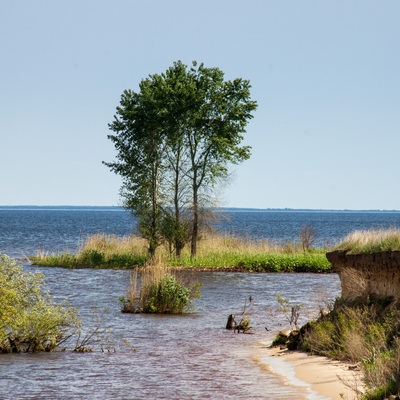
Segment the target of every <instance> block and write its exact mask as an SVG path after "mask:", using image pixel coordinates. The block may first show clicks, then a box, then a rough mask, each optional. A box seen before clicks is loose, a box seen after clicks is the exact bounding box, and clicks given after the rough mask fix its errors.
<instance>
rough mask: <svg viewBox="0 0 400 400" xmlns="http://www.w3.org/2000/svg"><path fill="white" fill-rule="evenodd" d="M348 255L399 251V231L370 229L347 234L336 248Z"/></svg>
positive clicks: (393, 229)
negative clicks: (346, 252)
mask: <svg viewBox="0 0 400 400" xmlns="http://www.w3.org/2000/svg"><path fill="white" fill-rule="evenodd" d="M336 249H337V250H347V251H348V252H349V253H352V254H358V253H372V252H380V251H396V250H397V251H398V250H400V229H395V228H392V229H371V230H361V231H354V232H352V233H349V234H348V235H347V236H346V237H345V238H344V239H343V240H342V241H341V242H340V243H339V244H338V245H337V246H336Z"/></svg>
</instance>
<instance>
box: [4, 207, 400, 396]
mask: <svg viewBox="0 0 400 400" xmlns="http://www.w3.org/2000/svg"><path fill="white" fill-rule="evenodd" d="M224 214H225V216H227V217H229V218H227V219H223V221H221V222H220V223H219V225H217V226H216V228H217V229H218V230H220V231H225V232H228V233H232V234H237V235H242V236H246V237H252V238H256V239H257V238H269V239H273V240H276V241H288V240H296V239H297V237H298V234H299V231H300V229H301V228H302V227H304V226H312V227H313V229H314V230H315V232H316V237H317V241H318V242H319V243H321V244H324V243H335V242H336V241H337V240H339V239H340V238H341V237H342V236H343V235H345V234H347V233H348V232H350V231H352V230H354V229H368V228H372V227H374V228H380V227H399V226H400V213H396V212H385V213H384V212H367V213H365V212H304V211H303V212H300V211H249V210H247V211H245V210H231V211H229V212H225V213H224ZM134 230H135V227H134V220H133V218H132V217H131V215H130V214H129V213H127V212H125V211H122V210H120V209H118V208H63V209H60V208H30V209H28V208H25V209H22V208H14V209H11V208H9V207H6V208H1V207H0V252H2V253H6V254H8V255H10V256H12V257H15V258H22V257H23V256H24V255H29V254H32V253H34V252H36V251H42V250H44V251H50V252H52V251H64V250H66V249H69V250H71V251H73V250H74V249H76V247H77V246H78V245H79V243H80V242H81V241H82V240H84V238H85V237H86V236H87V235H90V234H93V233H98V232H102V233H109V234H116V235H126V234H129V233H131V232H132V231H134ZM24 268H25V270H27V271H38V272H42V273H44V274H45V278H46V285H47V289H48V290H49V291H50V292H51V294H52V296H53V297H54V298H55V300H56V301H63V300H67V301H69V302H70V303H71V304H72V305H73V306H74V307H75V308H77V309H78V310H79V312H80V317H81V319H82V321H83V324H84V330H86V331H90V330H91V328H92V327H93V326H94V325H95V323H96V322H95V320H96V316H98V315H100V314H102V313H105V315H104V323H103V325H104V328H106V329H107V331H108V334H107V335H106V336H107V337H104V338H103V346H105V345H107V344H108V345H109V346H110V348H111V349H112V351H111V352H102V351H101V348H100V346H98V345H95V346H94V351H93V352H92V353H85V354H75V353H72V352H71V351H70V349H69V348H68V346H67V349H66V351H64V352H56V353H44V354H18V355H1V356H0V399H7V400H8V399H52V400H57V399H61V400H62V399H166V400H171V399H182V400H186V399H188V400H189V399H281V400H282V399H319V397H318V396H316V394H315V393H313V392H312V391H311V390H310V389H309V388H307V387H299V386H295V385H294V384H293V382H292V383H291V382H286V381H285V380H284V379H283V378H282V377H279V376H277V375H275V374H273V373H271V371H270V369H269V367H268V363H267V361H268V357H267V355H266V348H265V345H266V343H268V341H270V340H271V338H272V337H273V335H274V331H275V332H276V330H278V329H282V328H286V326H287V322H286V320H285V316H284V315H279V314H278V315H277V314H276V313H275V311H274V310H275V309H276V307H277V302H276V294H277V293H280V294H282V295H283V297H285V298H288V299H289V300H290V302H291V303H292V304H296V303H302V304H303V309H302V315H301V319H302V321H300V322H303V321H305V320H307V319H309V318H312V317H313V316H314V315H316V313H317V310H318V308H319V306H320V305H323V304H324V303H325V302H327V301H328V302H329V301H332V300H333V299H334V298H335V297H337V296H338V295H339V294H340V283H339V280H338V277H337V276H336V275H335V274H326V275H319V274H249V273H220V272H218V273H208V272H207V273H192V274H193V276H192V278H194V279H197V280H198V281H200V282H201V283H202V288H201V294H202V296H201V298H200V299H198V300H196V302H195V307H196V312H195V313H193V314H190V315H185V316H154V315H132V314H122V313H121V312H120V311H119V300H118V299H119V297H120V296H122V295H124V294H125V292H126V290H127V287H128V282H129V272H128V271H110V270H85V269H83V270H65V269H60V268H38V267H34V266H30V265H29V264H28V263H26V262H24ZM247 296H252V298H253V305H252V306H251V307H250V312H251V315H252V326H253V329H252V332H253V334H249V335H244V334H235V333H233V332H232V331H227V330H225V329H224V326H225V324H226V320H227V317H228V315H229V314H231V313H236V314H240V313H241V312H242V310H243V306H244V301H245V298H246V297H247ZM265 328H268V331H267V330H266V329H265ZM126 343H129V344H130V346H128V345H126ZM131 346H132V347H133V348H134V350H135V351H133V350H132V348H131ZM114 350H115V351H114Z"/></svg>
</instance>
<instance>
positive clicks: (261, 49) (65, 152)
mask: <svg viewBox="0 0 400 400" xmlns="http://www.w3.org/2000/svg"><path fill="white" fill-rule="evenodd" d="M399 21H400V2H399V1H398V0H385V1H376V0H374V1H370V0H325V1H322V0H318V1H316V0H315V1H311V0H302V1H299V0H279V1H278V0H275V1H272V0H249V1H246V2H244V1H237V0H202V1H192V0H168V1H166V0H146V1H144V0H143V1H138V0H118V1H114V0H106V1H104V0H68V1H54V0H48V1H45V0H35V1H31V0H15V1H11V0H0V44H1V47H0V48H1V62H0V76H1V79H0V138H1V141H0V146H1V147H0V149H1V153H0V205H27V204H29V205H118V204H119V196H118V192H119V187H120V185H121V181H120V178H119V177H118V176H116V175H114V174H113V173H111V172H110V171H109V170H108V169H107V167H105V166H104V165H102V161H103V160H104V161H111V160H113V159H114V157H115V149H114V147H113V145H112V143H111V141H109V140H108V139H107V134H109V133H110V132H109V131H108V125H107V124H108V123H109V122H111V121H112V119H113V115H114V113H115V108H116V106H117V105H118V103H119V99H120V96H121V94H122V92H123V90H124V89H128V88H130V89H134V90H137V89H138V83H139V82H140V80H141V79H143V78H145V77H147V76H148V75H149V74H153V73H161V72H163V71H165V70H166V69H167V68H168V67H169V66H171V65H172V63H173V62H174V61H176V60H182V61H183V62H184V63H185V64H190V63H191V62H192V61H193V60H197V61H199V62H203V63H204V64H205V65H206V66H207V67H219V68H220V69H221V70H223V71H224V72H225V77H226V79H234V78H236V77H242V78H244V79H249V80H250V82H251V84H252V98H253V99H255V100H257V102H258V109H257V111H256V113H255V115H254V119H253V120H252V121H251V122H250V124H249V125H248V129H247V132H246V134H245V144H248V145H250V146H252V148H253V151H252V157H251V159H250V160H249V161H246V162H244V163H243V164H241V165H239V166H236V167H235V169H234V172H233V179H232V183H231V184H230V186H229V187H227V188H226V189H225V190H224V196H223V198H222V199H221V205H223V206H229V207H251V208H286V207H288V208H318V209H400V184H399V171H400V168H399V167H400V157H399V149H400V134H399V129H400V107H399V106H400V76H399V74H400V24H399Z"/></svg>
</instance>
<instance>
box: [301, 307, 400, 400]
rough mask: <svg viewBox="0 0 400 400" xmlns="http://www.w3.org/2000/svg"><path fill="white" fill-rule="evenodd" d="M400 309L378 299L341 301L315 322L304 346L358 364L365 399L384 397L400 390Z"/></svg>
mask: <svg viewBox="0 0 400 400" xmlns="http://www.w3.org/2000/svg"><path fill="white" fill-rule="evenodd" d="M399 329H400V310H398V309H397V308H395V307H389V308H388V307H386V308H385V307H384V306H382V305H380V304H378V303H376V304H369V305H357V306H355V305H351V304H349V303H347V304H346V303H343V302H341V301H339V300H338V301H337V302H336V305H335V307H334V308H333V310H332V311H331V312H330V313H329V314H327V315H325V316H323V317H321V318H320V319H319V320H318V321H316V322H314V323H311V325H310V326H309V327H308V329H307V330H306V332H305V334H304V337H303V342H302V345H301V346H302V349H303V350H306V351H311V352H313V353H316V354H321V355H324V356H328V357H331V358H334V359H338V360H342V361H347V362H351V363H353V364H358V365H359V366H360V368H361V370H362V374H363V379H364V384H365V387H366V389H367V391H366V393H365V394H364V395H363V396H361V398H362V399H365V400H379V399H384V398H386V397H388V396H389V395H392V394H397V393H398V391H399V390H400V338H399V337H398V332H399Z"/></svg>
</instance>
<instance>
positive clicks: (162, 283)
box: [120, 263, 200, 314]
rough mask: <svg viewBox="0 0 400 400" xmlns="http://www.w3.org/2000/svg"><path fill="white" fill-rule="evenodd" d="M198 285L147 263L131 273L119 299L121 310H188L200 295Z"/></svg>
mask: <svg viewBox="0 0 400 400" xmlns="http://www.w3.org/2000/svg"><path fill="white" fill-rule="evenodd" d="M139 274H140V283H139V276H138V275H139ZM199 286H200V285H199V284H198V283H195V282H191V281H185V280H184V279H183V278H181V277H179V276H178V275H177V274H174V273H173V272H172V271H170V269H169V268H167V267H164V266H163V265H162V264H159V263H158V264H157V263H156V264H149V265H146V266H145V267H142V268H141V269H140V270H139V271H138V270H135V271H132V272H131V276H130V287H129V290H128V294H127V297H121V298H120V300H121V302H122V309H121V310H122V312H130V313H151V314H153V313H157V314H182V313H185V312H190V311H192V310H193V306H192V300H194V299H196V298H198V297H199V296H200V290H199Z"/></svg>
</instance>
